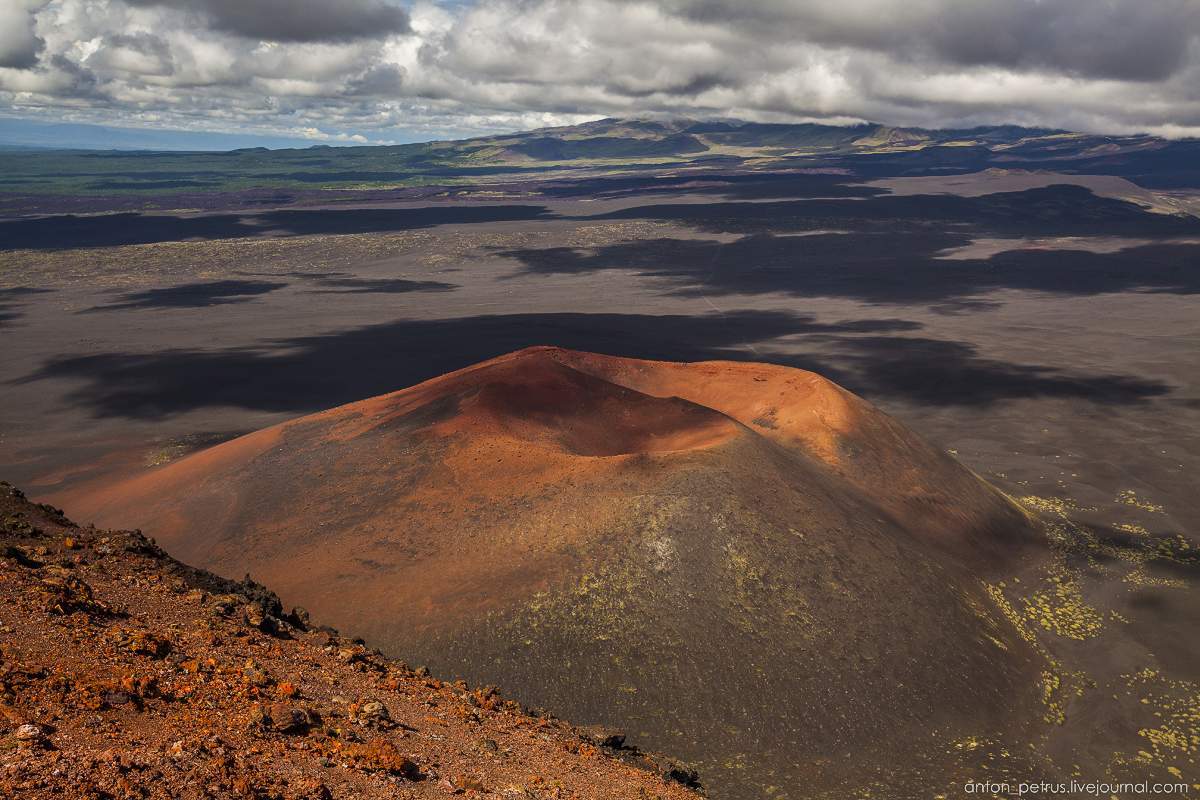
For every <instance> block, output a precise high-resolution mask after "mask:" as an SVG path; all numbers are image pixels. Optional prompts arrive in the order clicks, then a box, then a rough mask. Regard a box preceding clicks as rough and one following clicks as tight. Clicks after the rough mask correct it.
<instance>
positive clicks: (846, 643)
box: [54, 348, 1046, 797]
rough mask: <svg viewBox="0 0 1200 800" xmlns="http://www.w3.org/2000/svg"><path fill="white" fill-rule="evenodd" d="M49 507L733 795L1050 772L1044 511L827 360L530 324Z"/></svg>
mask: <svg viewBox="0 0 1200 800" xmlns="http://www.w3.org/2000/svg"><path fill="white" fill-rule="evenodd" d="M54 500H55V502H57V503H60V504H63V505H65V506H67V507H69V508H70V509H72V512H73V513H75V514H78V515H80V516H82V517H85V518H89V519H96V520H98V521H100V522H101V523H103V524H106V525H121V526H138V527H140V528H142V529H144V530H146V531H148V532H151V533H152V534H153V535H154V536H155V537H156V538H157V540H158V541H159V542H160V543H162V544H163V545H164V546H165V547H166V548H167V549H168V550H169V551H170V552H172V553H173V554H174V555H176V556H178V557H180V558H182V559H184V560H187V561H190V562H193V563H196V564H198V565H200V566H203V567H205V568H209V569H212V570H214V571H216V572H218V573H221V574H224V575H229V576H241V575H243V574H246V573H250V574H252V575H253V576H254V577H255V578H256V579H258V580H262V581H263V582H264V583H266V584H268V585H270V586H271V587H272V588H273V589H274V590H276V591H277V592H278V593H279V595H280V597H282V598H283V600H284V601H285V602H286V603H288V604H293V603H294V604H297V605H303V606H305V607H307V608H308V609H309V610H310V611H312V612H313V614H314V616H317V617H319V618H321V619H324V620H328V621H329V622H331V623H333V624H336V625H338V626H339V627H340V628H342V629H344V630H347V631H351V632H353V633H356V634H361V635H363V636H365V637H366V638H367V639H368V640H369V641H371V642H372V643H373V644H375V645H377V646H379V647H381V648H383V649H384V650H385V651H386V652H388V653H391V654H395V655H397V656H402V657H405V658H408V659H410V660H420V661H424V662H427V663H429V664H430V665H431V666H434V667H436V668H438V669H440V670H442V671H444V672H447V673H449V674H455V675H461V676H463V677H466V678H467V679H469V680H472V681H475V682H490V683H497V684H500V685H502V686H505V687H507V688H509V689H510V690H511V691H513V692H514V693H515V695H516V696H517V697H519V698H520V699H522V700H525V701H528V702H532V703H535V704H537V705H541V706H544V707H547V708H550V709H551V710H553V711H555V712H556V713H560V714H563V715H564V716H568V717H570V718H573V719H578V720H580V721H583V722H606V723H610V724H614V725H617V726H620V727H623V728H626V729H628V730H629V731H630V732H631V733H633V734H635V735H636V736H637V737H638V738H639V740H640V741H646V742H647V743H649V744H650V745H651V746H653V747H654V748H655V749H658V750H661V751H664V752H669V753H671V754H672V755H677V756H679V757H682V758H684V759H687V760H690V761H694V762H697V763H698V764H699V765H700V767H701V772H702V774H703V775H704V777H705V783H706V786H708V787H709V788H710V790H711V792H712V794H713V795H714V796H718V797H742V796H762V793H763V792H765V791H767V790H768V789H769V788H770V787H772V786H774V787H781V786H783V787H787V786H797V785H804V786H806V787H809V791H808V792H807V794H808V795H810V796H831V797H833V796H839V797H843V796H846V795H847V793H848V792H855V791H860V790H869V789H870V788H871V787H878V786H881V785H882V786H890V787H910V788H912V789H913V790H914V791H916V790H917V789H918V788H919V790H920V791H921V792H922V794H923V795H924V794H925V793H928V794H937V792H936V791H930V790H932V789H934V788H937V787H945V788H947V789H948V788H950V787H952V786H955V785H958V786H961V779H962V778H963V777H964V776H975V775H978V774H980V773H979V770H980V769H981V768H982V767H981V765H982V764H984V763H989V762H990V761H991V760H993V759H996V758H999V757H1000V756H998V755H997V753H999V752H1000V751H1001V750H1003V751H1004V752H1006V753H1016V754H1017V755H1016V756H1014V757H1013V758H1011V759H1010V760H1009V761H1008V762H1006V763H1007V765H1008V767H1010V768H1012V769H1013V770H1016V771H1019V772H1020V771H1022V770H1023V772H1020V774H1023V775H1025V776H1026V777H1028V776H1029V775H1031V774H1036V773H1037V771H1038V770H1039V769H1040V767H1039V766H1037V764H1035V763H1033V762H1030V761H1029V760H1028V759H1027V758H1026V755H1025V754H1026V753H1027V752H1028V751H1029V743H1030V742H1031V741H1032V740H1033V737H1034V735H1035V729H1039V726H1043V725H1044V724H1045V723H1044V721H1043V717H1044V712H1045V709H1044V707H1043V706H1044V704H1043V699H1044V698H1043V694H1044V693H1043V688H1044V687H1043V680H1042V675H1043V673H1044V671H1045V667H1046V664H1045V659H1044V655H1043V654H1042V653H1041V652H1040V651H1039V650H1038V649H1037V648H1036V647H1035V646H1034V645H1033V644H1032V643H1031V641H1030V640H1029V639H1027V638H1026V637H1024V636H1023V635H1022V634H1021V632H1020V630H1019V629H1016V628H1014V627H1013V626H1012V625H1010V624H1009V623H1008V622H1007V621H1006V619H1005V612H1004V610H1003V609H1001V608H997V606H996V605H995V604H994V603H993V600H992V597H991V595H989V593H988V591H987V584H988V582H989V581H993V580H998V579H999V578H1001V577H1003V576H1007V575H1012V574H1015V573H1016V572H1017V571H1018V570H1020V569H1022V568H1023V565H1024V564H1025V563H1026V561H1027V560H1028V559H1029V558H1032V557H1034V556H1035V555H1038V554H1040V553H1041V550H1040V548H1041V545H1040V543H1041V542H1042V541H1043V539H1042V537H1041V536H1040V534H1039V532H1038V529H1037V527H1036V526H1035V524H1034V523H1033V521H1032V520H1031V518H1030V517H1029V516H1028V515H1027V514H1026V513H1025V512H1023V511H1022V510H1021V509H1019V508H1018V507H1017V506H1016V505H1015V504H1014V503H1012V502H1011V501H1010V500H1009V499H1008V498H1006V497H1005V496H1003V495H1002V494H1001V493H999V492H998V491H996V490H994V489H993V488H991V487H990V486H989V485H987V484H986V483H984V482H983V481H982V480H980V479H979V478H978V477H977V476H975V475H974V474H972V473H971V472H970V471H968V470H966V469H965V468H963V467H962V466H960V465H959V464H958V463H957V462H956V461H954V460H953V459H952V458H950V457H949V456H948V455H946V454H944V453H942V452H940V451H938V450H937V449H935V448H933V447H931V446H930V445H928V444H927V443H925V442H924V441H922V440H921V439H920V438H919V437H917V436H915V435H914V434H912V433H911V432H909V431H908V430H906V429H905V428H904V427H903V426H902V425H900V424H899V423H897V422H896V421H895V420H893V419H891V418H890V417H888V416H887V415H885V414H883V413H882V412H880V411H878V410H876V409H875V408H873V407H872V406H870V405H869V404H867V403H866V402H864V401H863V400H861V399H859V398H858V397H855V396H854V395H852V394H850V393H849V392H846V391H845V390H843V389H841V388H840V387H838V386H836V385H834V384H832V383H830V382H829V381H827V380H824V379H823V378H821V377H819V376H817V375H814V374H812V373H808V372H803V371H800V370H795V369H789V368H784V367H777V366H771V365H766V364H745V363H729V362H704V363H695V364H675V363H665V362H651V361H639V360H633V359H624V358H615V357H610V356H601V355H594V354H589V353H579V352H572V351H567V350H561V349H556V348H532V349H528V350H522V351H519V352H516V353H512V354H509V355H506V356H502V357H500V358H496V359H493V360H490V361H487V362H483V363H481V364H478V365H476V366H473V367H470V368H467V369H464V370H460V371H458V372H454V373H450V374H447V375H444V376H442V377H439V378H436V379H434V380H430V381H427V382H425V383H422V384H420V385H417V386H414V387H411V388H408V389H404V390H401V391H398V392H394V393H392V394H388V395H383V396H380V397H375V398H371V399H368V400H364V401H362V402H358V403H353V404H350V405H346V406H342V407H340V408H336V409H332V410H330V411H326V412H323V413H319V414H314V415H311V416H308V417H304V418H301V419H297V420H294V421H291V422H287V423H284V424H282V425H278V426H276V427H273V428H269V429H266V430H263V431H260V432H258V433H254V434H251V435H249V436H245V437H242V438H240V439H236V440H234V441H231V442H228V443H225V444H222V445H218V446H216V447H213V448H211V449H210V450H207V451H203V452H200V453H197V454H195V455H192V456H189V457H187V458H184V459H181V460H179V461H177V462H175V463H173V464H170V465H167V466H165V467H162V468H158V469H155V470H153V471H151V472H147V473H146V474H144V475H141V476H139V477H136V478H134V479H132V480H127V481H123V482H120V483H116V484H111V485H105V486H93V487H90V488H85V489H83V490H77V491H74V492H72V493H71V494H70V495H63V496H59V497H56V498H54ZM965 737H975V738H976V739H978V740H979V741H986V742H987V743H988V744H987V745H986V746H984V745H981V746H979V747H971V748H963V747H961V746H956V745H955V743H956V742H960V741H962V740H963V739H964V738H965ZM1005 758H1008V756H1005ZM956 782H957V784H956Z"/></svg>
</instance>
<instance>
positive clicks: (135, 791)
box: [0, 482, 699, 800]
mask: <svg viewBox="0 0 1200 800" xmlns="http://www.w3.org/2000/svg"><path fill="white" fill-rule="evenodd" d="M0 609H2V610H0V797H21V798H28V799H29V800H36V798H43V797H56V798H58V797H72V798H143V797H145V798H168V797H169V798H227V797H244V798H280V799H281V800H283V799H285V798H287V799H291V798H342V797H345V798H349V797H354V798H359V797H429V796H442V797H444V796H447V795H463V796H480V797H506V798H610V797H613V798H615V797H631V798H633V797H636V798H662V800H668V798H669V799H670V800H683V799H684V798H691V797H695V796H696V794H695V791H694V789H698V788H699V785H698V783H697V779H696V775H695V774H694V773H693V772H691V771H690V770H689V769H687V768H685V767H683V766H681V765H678V764H675V763H673V762H668V761H666V760H665V759H660V758H657V757H654V756H649V755H646V754H643V753H640V752H638V751H637V750H636V749H634V748H630V747H626V746H625V745H624V741H623V737H622V736H621V735H620V734H618V733H615V732H612V731H599V730H595V729H592V730H583V729H579V728H575V727H572V726H570V725H568V724H566V723H564V722H562V721H560V720H557V719H554V718H552V717H549V716H541V715H538V714H537V713H531V712H529V711H527V710H525V709H522V708H521V706H520V705H519V704H518V703H516V702H513V701H511V700H506V699H504V698H502V697H501V696H500V695H498V694H497V692H496V691H495V690H494V689H493V688H490V687H480V688H471V687H468V686H467V685H466V684H465V683H463V682H456V683H447V682H444V681H440V680H438V679H436V678H434V677H431V676H430V675H429V674H428V671H427V670H425V669H424V668H416V669H412V668H410V667H408V666H407V665H405V664H403V663H399V662H396V661H389V660H387V659H385V658H383V657H382V656H381V655H380V654H379V653H378V652H377V651H375V650H372V649H371V648H369V647H367V646H366V645H365V644H364V643H363V642H362V641H361V640H351V639H348V638H345V637H342V636H340V635H338V633H337V632H336V631H334V630H332V629H329V628H324V627H314V626H313V625H312V624H311V623H310V622H309V620H308V618H307V614H306V613H305V612H303V611H302V610H299V609H296V610H293V611H291V612H289V613H285V612H284V610H283V608H282V607H281V605H280V602H279V599H278V598H277V597H276V596H275V595H274V594H272V593H271V592H269V591H268V590H267V589H265V588H263V587H262V586H260V585H258V584H256V583H254V582H253V581H250V580H249V579H247V580H246V581H243V582H240V583H237V582H232V581H228V580H225V579H222V578H218V577H216V576H215V575H212V574H211V573H208V572H204V571H202V570H197V569H193V568H191V567H187V566H185V565H183V564H180V563H179V562H177V561H175V560H173V559H172V558H170V557H169V556H168V555H167V554H166V553H164V552H163V551H162V550H161V549H160V548H159V547H157V546H156V545H155V544H154V542H153V540H151V539H147V538H146V537H144V536H143V535H142V534H140V533H138V532H129V531H106V530H98V529H95V528H91V527H88V528H81V527H79V526H77V525H75V524H74V523H73V522H71V521H70V520H68V519H66V518H65V517H64V516H63V515H62V512H60V511H58V510H57V509H54V508H53V507H50V506H46V505H34V504H33V503H30V502H29V501H27V500H26V499H25V498H24V495H23V494H22V493H21V492H20V491H19V490H17V489H15V488H14V487H12V486H10V485H9V484H7V483H3V482H0ZM684 784H688V786H685V785H684ZM689 786H690V787H691V788H689Z"/></svg>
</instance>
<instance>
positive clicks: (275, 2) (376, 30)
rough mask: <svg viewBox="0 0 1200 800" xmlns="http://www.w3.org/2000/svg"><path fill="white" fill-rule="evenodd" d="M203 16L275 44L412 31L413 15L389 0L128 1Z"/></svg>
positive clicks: (229, 30)
mask: <svg viewBox="0 0 1200 800" xmlns="http://www.w3.org/2000/svg"><path fill="white" fill-rule="evenodd" d="M126 2H128V3H129V4H130V5H135V6H165V7H170V8H177V9H180V10H183V11H195V12H199V13H201V14H203V15H204V16H205V17H206V18H207V19H208V20H209V24H210V25H211V26H212V27H213V28H214V29H215V30H219V31H225V32H227V33H232V34H236V35H238V36H245V37H247V38H250V39H262V40H265V41H275V42H336V41H347V40H353V39H371V38H379V37H384V36H388V35H391V34H395V33H403V32H405V31H407V30H408V14H407V13H406V12H405V11H404V9H402V8H400V7H399V6H397V5H394V4H392V3H389V2H387V0H126Z"/></svg>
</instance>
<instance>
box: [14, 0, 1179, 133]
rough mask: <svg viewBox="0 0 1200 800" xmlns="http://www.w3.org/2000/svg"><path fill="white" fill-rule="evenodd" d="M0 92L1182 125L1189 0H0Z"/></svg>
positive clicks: (195, 117) (250, 113)
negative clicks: (444, 0)
mask: <svg viewBox="0 0 1200 800" xmlns="http://www.w3.org/2000/svg"><path fill="white" fill-rule="evenodd" d="M0 102H2V103H4V104H6V105H7V106H8V109H7V113H10V114H21V115H25V116H41V117H48V118H55V117H58V118H70V119H74V120H77V121H94V122H107V123H110V124H112V123H118V124H120V123H124V124H139V125H155V126H161V127H183V128H189V129H195V128H207V129H211V130H221V131H262V132H264V133H272V134H283V135H296V136H305V137H313V136H316V137H318V138H322V137H324V138H329V139H337V138H338V137H342V138H346V137H353V136H364V135H365V136H366V137H368V138H370V139H374V140H383V139H389V138H394V137H395V133H396V129H400V130H402V131H405V132H407V133H408V135H411V136H418V137H420V136H446V135H472V134H476V133H483V132H492V131H495V130H503V129H518V128H524V127H532V126H536V125H554V124H568V123H571V122H577V121H582V120H584V119H589V118H596V117H598V116H604V115H614V116H618V115H654V114H664V115H666V114H671V115H690V116H737V117H745V118H750V119H758V120H768V121H771V120H780V121H782V120H828V121H832V122H836V123H845V122H851V121H855V120H877V121H882V122H887V123H892V124H900V125H922V126H931V127H934V126H958V125H971V124H988V123H1002V122H1015V123H1020V124H1031V125H1047V126H1053V127H1064V128H1073V129H1081V130H1089V131H1099V132H1112V133H1125V132H1133V131H1139V130H1148V131H1151V132H1159V133H1162V134H1166V135H1175V136H1178V135H1200V3H1197V2H1196V0H1155V2H1153V3H1147V2H1145V0H854V2H848V0H756V1H755V2H751V1H750V0H476V2H474V3H468V4H461V3H454V4H438V3H436V2H432V0H417V2H416V3H415V4H414V5H412V6H410V7H408V8H401V7H400V6H399V5H397V4H396V3H395V2H394V1H393V0H7V1H6V2H0ZM314 132H315V133H314Z"/></svg>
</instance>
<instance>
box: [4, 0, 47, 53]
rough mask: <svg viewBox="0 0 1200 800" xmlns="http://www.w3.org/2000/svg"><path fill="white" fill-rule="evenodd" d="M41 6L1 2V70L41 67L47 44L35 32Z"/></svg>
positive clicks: (18, 1) (6, 0) (15, 0)
mask: <svg viewBox="0 0 1200 800" xmlns="http://www.w3.org/2000/svg"><path fill="white" fill-rule="evenodd" d="M40 5H41V3H37V4H33V3H24V2H22V1H21V0H4V2H0V67H9V68H12V69H26V68H28V67H32V66H34V65H35V64H37V60H38V53H40V52H41V51H42V48H43V47H45V45H46V42H45V41H44V40H43V39H42V38H41V37H40V36H38V35H37V32H36V31H35V29H34V27H35V17H34V12H35V11H36V10H37V9H38V8H39V7H40Z"/></svg>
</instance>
